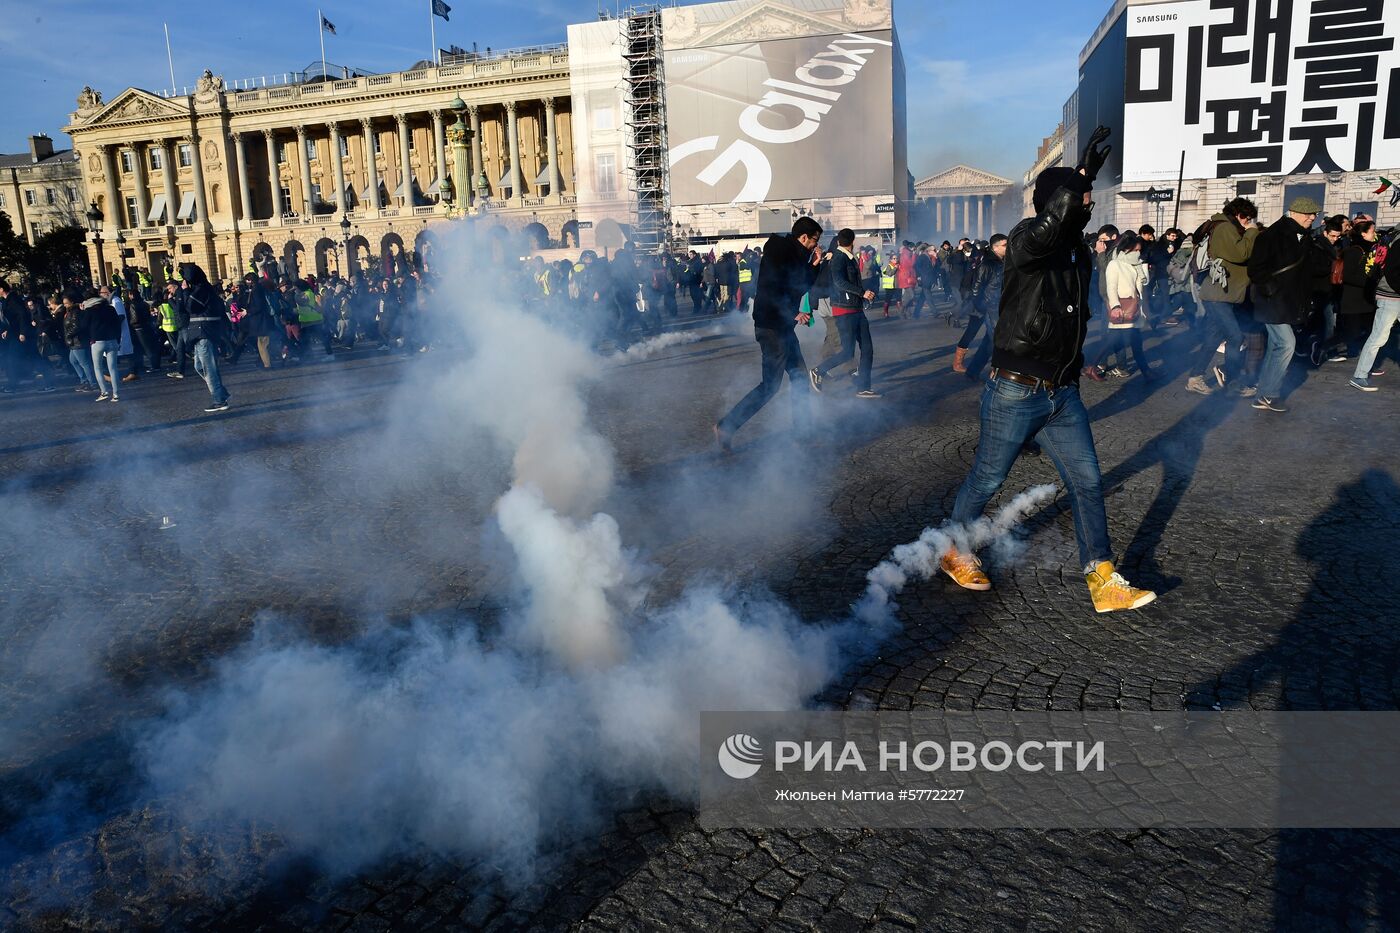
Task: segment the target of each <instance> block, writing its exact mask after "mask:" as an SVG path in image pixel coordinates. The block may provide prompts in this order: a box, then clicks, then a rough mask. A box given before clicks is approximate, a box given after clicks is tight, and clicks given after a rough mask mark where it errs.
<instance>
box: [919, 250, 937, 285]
mask: <svg viewBox="0 0 1400 933" xmlns="http://www.w3.org/2000/svg"><path fill="white" fill-rule="evenodd" d="M914 278H915V280H917V281H918V283H919V285H920V287H922V288H932V287H933V283H934V268H933V260H932V259H931V258H929V254H928V253H927V252H922V253H920V254H919V255H917V256H915V257H914Z"/></svg>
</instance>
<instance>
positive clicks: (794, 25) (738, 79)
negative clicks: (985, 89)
mask: <svg viewBox="0 0 1400 933" xmlns="http://www.w3.org/2000/svg"><path fill="white" fill-rule="evenodd" d="M827 5H828V6H830V7H831V9H829V10H823V9H819V7H821V6H822V4H820V3H811V2H808V3H802V4H791V5H789V4H784V3H782V2H763V3H756V2H737V3H725V4H714V5H712V6H708V7H689V8H686V7H682V8H679V9H676V10H668V11H667V19H666V21H665V23H666V28H665V30H664V35H665V42H666V60H665V67H666V114H667V134H668V137H669V142H670V148H671V201H672V203H673V204H678V205H699V204H726V203H737V204H752V203H757V202H762V201H769V202H772V201H785V200H793V199H809V198H823V197H838V196H844V197H861V196H870V195H886V196H893V193H894V184H895V181H896V179H895V177H894V175H895V171H894V166H895V148H896V145H897V144H896V135H897V134H896V127H895V126H894V115H893V110H894V108H893V97H894V93H895V88H894V87H893V77H892V76H893V74H894V72H895V48H894V34H893V30H892V28H891V26H892V24H891V22H890V19H889V5H888V2H882V0H874V2H860V0H845V2H844V3H843V2H842V0H833V2H831V3H829V4H827ZM711 10H713V11H714V13H713V15H712V16H711V17H709V19H712V20H713V21H712V22H711V21H707V17H706V14H709V13H710V11H711ZM866 26H869V27H871V28H864V27H866ZM740 37H742V38H744V39H747V40H750V41H742V42H736V41H734V40H735V39H736V38H740Z"/></svg>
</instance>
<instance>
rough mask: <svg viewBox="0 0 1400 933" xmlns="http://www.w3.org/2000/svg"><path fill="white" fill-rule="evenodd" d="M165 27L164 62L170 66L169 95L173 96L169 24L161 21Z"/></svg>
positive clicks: (173, 80)
mask: <svg viewBox="0 0 1400 933" xmlns="http://www.w3.org/2000/svg"><path fill="white" fill-rule="evenodd" d="M161 25H162V26H164V27H165V62H166V64H167V65H169V66H170V96H171V97H174V96H175V57H174V56H173V55H171V54H170V24H169V23H162V24H161Z"/></svg>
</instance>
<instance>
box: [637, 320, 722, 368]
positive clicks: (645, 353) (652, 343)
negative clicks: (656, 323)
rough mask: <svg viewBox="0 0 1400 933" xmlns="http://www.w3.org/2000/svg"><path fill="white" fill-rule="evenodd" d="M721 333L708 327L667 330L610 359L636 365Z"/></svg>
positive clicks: (717, 329) (714, 328)
mask: <svg viewBox="0 0 1400 933" xmlns="http://www.w3.org/2000/svg"><path fill="white" fill-rule="evenodd" d="M720 333H721V330H720V328H718V327H710V328H707V329H705V330H694V329H692V330H668V331H666V332H665V333H662V334H657V335H656V336H655V337H648V338H646V339H645V340H639V341H638V342H636V343H634V344H632V345H631V346H630V347H628V348H627V349H626V350H615V351H613V353H612V355H611V357H610V359H612V360H614V361H617V362H627V363H638V362H641V361H642V360H649V359H651V358H652V357H653V356H656V355H657V354H658V353H661V352H662V351H664V350H669V349H671V348H672V347H683V346H685V345H686V344H688V343H695V342H696V341H698V340H704V339H705V338H706V337H714V336H717V335H718V334H720Z"/></svg>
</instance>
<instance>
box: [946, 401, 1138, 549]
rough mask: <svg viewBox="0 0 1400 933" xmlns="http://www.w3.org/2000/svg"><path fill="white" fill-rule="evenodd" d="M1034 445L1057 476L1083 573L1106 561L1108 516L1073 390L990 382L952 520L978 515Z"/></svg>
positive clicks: (1086, 427) (1086, 426)
mask: <svg viewBox="0 0 1400 933" xmlns="http://www.w3.org/2000/svg"><path fill="white" fill-rule="evenodd" d="M1033 437H1034V438H1036V439H1037V440H1038V441H1039V442H1040V446H1041V448H1042V449H1043V450H1044V451H1045V452H1046V453H1047V454H1049V455H1050V459H1051V460H1052V461H1054V463H1055V469H1057V470H1059V471H1060V478H1061V479H1063V480H1064V483H1065V488H1066V489H1067V490H1069V504H1070V508H1071V509H1072V510H1073V512H1074V535H1075V538H1076V539H1077V540H1078V542H1079V562H1080V564H1081V565H1082V566H1083V567H1084V568H1085V572H1088V571H1089V570H1092V569H1093V568H1094V565H1096V564H1097V563H1098V562H1099V561H1105V560H1112V559H1113V549H1112V546H1111V545H1110V544H1109V541H1108V516H1107V515H1106V514H1105V513H1104V507H1103V479H1102V477H1101V476H1100V474H1099V456H1098V454H1097V453H1096V452H1095V450H1094V435H1093V432H1091V431H1090V430H1089V414H1088V412H1086V411H1085V410H1084V402H1083V401H1082V400H1081V399H1080V397H1079V386H1078V385H1067V386H1061V387H1060V388H1058V389H1055V390H1053V391H1050V390H1047V389H1033V388H1031V387H1030V386H1024V385H1020V384H1019V383H1015V382H1011V381H1009V380H1006V379H999V378H997V377H995V376H994V377H992V378H991V379H988V380H987V387H986V388H985V389H984V390H983V391H982V435H981V438H980V439H979V440H978V442H977V457H976V459H975V460H974V461H973V464H972V472H971V473H969V474H968V476H967V479H966V480H964V481H963V484H962V488H961V489H959V490H958V498H957V501H956V502H955V503H954V504H953V516H952V520H953V521H954V522H955V523H957V524H966V523H968V522H971V521H975V520H977V519H978V518H980V517H981V516H982V511H983V510H984V509H985V508H986V507H987V502H988V501H989V500H990V499H991V498H992V496H994V495H996V492H997V490H998V489H1000V488H1001V484H1002V483H1004V482H1005V481H1006V475H1007V474H1008V473H1010V472H1011V466H1012V464H1014V463H1015V462H1016V457H1017V456H1019V455H1020V453H1021V447H1022V445H1023V444H1025V442H1026V441H1028V440H1030V439H1031V438H1033Z"/></svg>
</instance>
